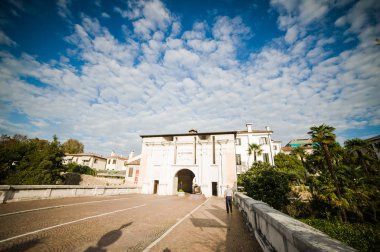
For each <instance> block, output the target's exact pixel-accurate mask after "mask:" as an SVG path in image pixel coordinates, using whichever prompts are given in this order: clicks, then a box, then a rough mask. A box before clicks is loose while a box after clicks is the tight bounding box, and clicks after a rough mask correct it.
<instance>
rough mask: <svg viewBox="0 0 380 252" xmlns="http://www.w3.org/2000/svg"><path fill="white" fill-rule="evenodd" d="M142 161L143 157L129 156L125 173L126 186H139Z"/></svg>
mask: <svg viewBox="0 0 380 252" xmlns="http://www.w3.org/2000/svg"><path fill="white" fill-rule="evenodd" d="M140 160H141V155H137V156H133V155H131V154H130V155H129V157H128V161H127V164H126V165H125V167H126V173H125V184H127V185H131V186H137V185H138V184H139V179H140Z"/></svg>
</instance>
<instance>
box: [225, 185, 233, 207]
mask: <svg viewBox="0 0 380 252" xmlns="http://www.w3.org/2000/svg"><path fill="white" fill-rule="evenodd" d="M233 197H234V192H233V191H232V189H231V188H230V186H229V185H227V189H226V190H225V191H224V198H225V199H226V210H227V213H229V212H231V213H232V199H233Z"/></svg>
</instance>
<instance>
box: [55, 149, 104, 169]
mask: <svg viewBox="0 0 380 252" xmlns="http://www.w3.org/2000/svg"><path fill="white" fill-rule="evenodd" d="M106 161H107V159H106V158H104V157H103V156H101V155H98V154H95V153H78V154H68V153H67V154H65V156H64V157H63V160H62V163H63V164H70V163H76V164H79V165H86V166H88V167H90V168H92V169H95V170H104V169H105V167H106Z"/></svg>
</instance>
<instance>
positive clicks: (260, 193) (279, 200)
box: [238, 163, 291, 210]
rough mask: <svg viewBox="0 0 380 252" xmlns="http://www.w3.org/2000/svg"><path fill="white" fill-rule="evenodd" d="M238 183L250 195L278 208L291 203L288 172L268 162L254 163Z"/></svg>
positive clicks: (283, 207) (280, 208)
mask: <svg viewBox="0 0 380 252" xmlns="http://www.w3.org/2000/svg"><path fill="white" fill-rule="evenodd" d="M238 183H239V186H243V187H244V189H245V191H246V192H247V195H248V196H249V197H252V198H254V199H256V200H261V201H264V202H266V203H267V204H269V205H270V206H272V207H274V208H276V209H278V210H285V208H286V205H287V204H288V203H289V200H288V194H289V192H290V190H291V189H290V181H289V176H288V174H286V173H284V172H282V171H278V170H276V169H275V168H273V167H270V166H269V165H268V164H265V163H257V164H254V165H253V166H252V168H251V169H250V170H248V171H247V172H245V173H243V174H241V175H240V176H239V179H238Z"/></svg>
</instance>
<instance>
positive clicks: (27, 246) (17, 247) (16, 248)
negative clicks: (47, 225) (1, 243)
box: [0, 239, 40, 252]
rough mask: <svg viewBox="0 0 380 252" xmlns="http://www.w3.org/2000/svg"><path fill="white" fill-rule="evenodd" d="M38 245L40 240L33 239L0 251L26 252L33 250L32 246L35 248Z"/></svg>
mask: <svg viewBox="0 0 380 252" xmlns="http://www.w3.org/2000/svg"><path fill="white" fill-rule="evenodd" d="M38 243H40V239H33V240H29V241H25V242H22V243H17V244H15V245H13V246H11V247H8V248H5V249H3V248H1V247H0V251H2V252H11V251H12V252H13V251H27V250H30V249H31V248H33V247H34V246H36V245H37V244H38Z"/></svg>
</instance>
